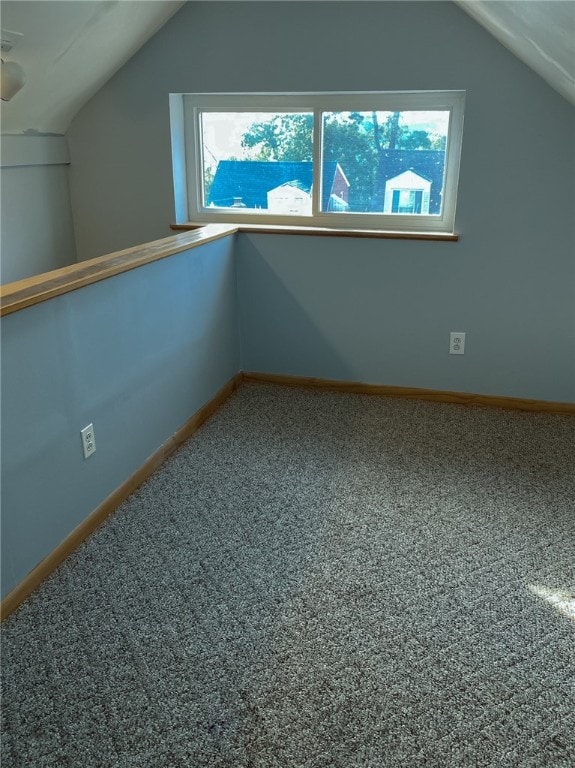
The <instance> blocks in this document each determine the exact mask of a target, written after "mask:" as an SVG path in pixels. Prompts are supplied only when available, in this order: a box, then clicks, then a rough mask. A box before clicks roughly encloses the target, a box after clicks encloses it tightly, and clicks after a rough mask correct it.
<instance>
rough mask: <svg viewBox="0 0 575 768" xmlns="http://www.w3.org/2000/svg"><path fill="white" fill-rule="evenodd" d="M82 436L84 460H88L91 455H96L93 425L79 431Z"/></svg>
mask: <svg viewBox="0 0 575 768" xmlns="http://www.w3.org/2000/svg"><path fill="white" fill-rule="evenodd" d="M80 434H81V435H82V448H83V449H84V458H85V459H89V458H90V456H91V455H92V454H93V453H96V436H95V435H94V425H93V424H88V426H87V427H84V429H81V430H80Z"/></svg>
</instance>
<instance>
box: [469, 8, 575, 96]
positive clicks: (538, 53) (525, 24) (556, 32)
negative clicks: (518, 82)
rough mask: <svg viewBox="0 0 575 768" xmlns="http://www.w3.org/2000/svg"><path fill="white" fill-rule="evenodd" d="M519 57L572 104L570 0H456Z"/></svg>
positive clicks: (574, 42) (573, 20)
mask: <svg viewBox="0 0 575 768" xmlns="http://www.w3.org/2000/svg"><path fill="white" fill-rule="evenodd" d="M455 1H456V2H457V4H458V5H459V6H460V7H461V8H463V9H464V10H465V11H467V13H468V14H469V15H470V16H472V17H473V18H474V19H475V20H476V21H478V22H479V23H480V24H481V25H482V26H483V27H485V28H486V29H487V30H488V31H489V32H491V34H492V35H493V36H494V37H496V38H497V40H499V42H500V43H502V44H503V45H504V46H505V47H506V48H508V49H509V50H510V51H511V52H512V53H514V54H515V55H516V56H517V58H518V59H521V61H523V62H524V63H525V64H527V65H528V66H530V67H531V68H532V69H534V70H535V72H537V74H538V75H540V76H541V77H542V78H543V79H544V80H546V81H547V82H548V83H549V85H551V86H552V87H553V88H555V90H556V91H558V92H559V93H560V94H561V95H562V96H564V97H565V98H566V99H568V101H570V102H571V103H572V104H575V2H573V0H489V1H486V0H455Z"/></svg>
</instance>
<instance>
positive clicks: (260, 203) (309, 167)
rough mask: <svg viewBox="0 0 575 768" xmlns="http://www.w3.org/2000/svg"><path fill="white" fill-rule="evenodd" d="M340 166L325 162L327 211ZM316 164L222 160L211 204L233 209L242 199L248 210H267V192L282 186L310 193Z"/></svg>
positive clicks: (211, 194) (219, 164) (324, 202)
mask: <svg viewBox="0 0 575 768" xmlns="http://www.w3.org/2000/svg"><path fill="white" fill-rule="evenodd" d="M336 167H337V163H335V162H328V163H324V184H323V207H324V209H326V208H327V204H328V201H329V194H330V192H331V187H332V184H333V178H334V175H335V169H336ZM312 181H313V163H311V162H306V161H302V162H291V161H284V160H276V161H265V160H220V162H219V163H218V167H217V168H216V174H215V176H214V181H213V183H212V187H211V189H210V194H209V197H208V201H207V204H208V205H215V206H217V207H218V208H229V207H231V206H232V205H233V204H234V198H241V201H242V203H243V204H244V205H245V206H246V207H247V208H267V207H268V200H267V193H268V192H269V191H270V190H271V189H275V188H276V187H279V186H281V185H282V184H287V183H291V184H293V185H294V186H297V187H299V188H300V189H303V190H304V191H305V192H310V191H311V187H312Z"/></svg>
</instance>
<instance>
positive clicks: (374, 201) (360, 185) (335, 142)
mask: <svg viewBox="0 0 575 768" xmlns="http://www.w3.org/2000/svg"><path fill="white" fill-rule="evenodd" d="M322 119H323V179H322V192H321V210H322V211H349V212H350V213H380V214H381V213H386V214H409V215H414V214H421V215H437V216H439V215H440V214H441V211H442V198H443V186H444V173H445V150H446V147H447V134H448V128H449V111H448V110H441V111H431V110H424V111H403V112H382V111H373V112H324V113H323V115H322Z"/></svg>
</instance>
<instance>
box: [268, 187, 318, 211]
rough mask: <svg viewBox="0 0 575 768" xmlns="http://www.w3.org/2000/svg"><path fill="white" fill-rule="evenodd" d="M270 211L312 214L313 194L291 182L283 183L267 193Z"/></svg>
mask: <svg viewBox="0 0 575 768" xmlns="http://www.w3.org/2000/svg"><path fill="white" fill-rule="evenodd" d="M267 197H268V210H269V211H270V213H278V214H287V215H289V214H291V215H300V216H311V212H312V209H311V195H310V194H309V193H307V192H304V190H303V189H299V187H296V186H292V185H291V184H281V185H280V186H279V187H276V188H275V189H270V191H269V192H268V194H267Z"/></svg>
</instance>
